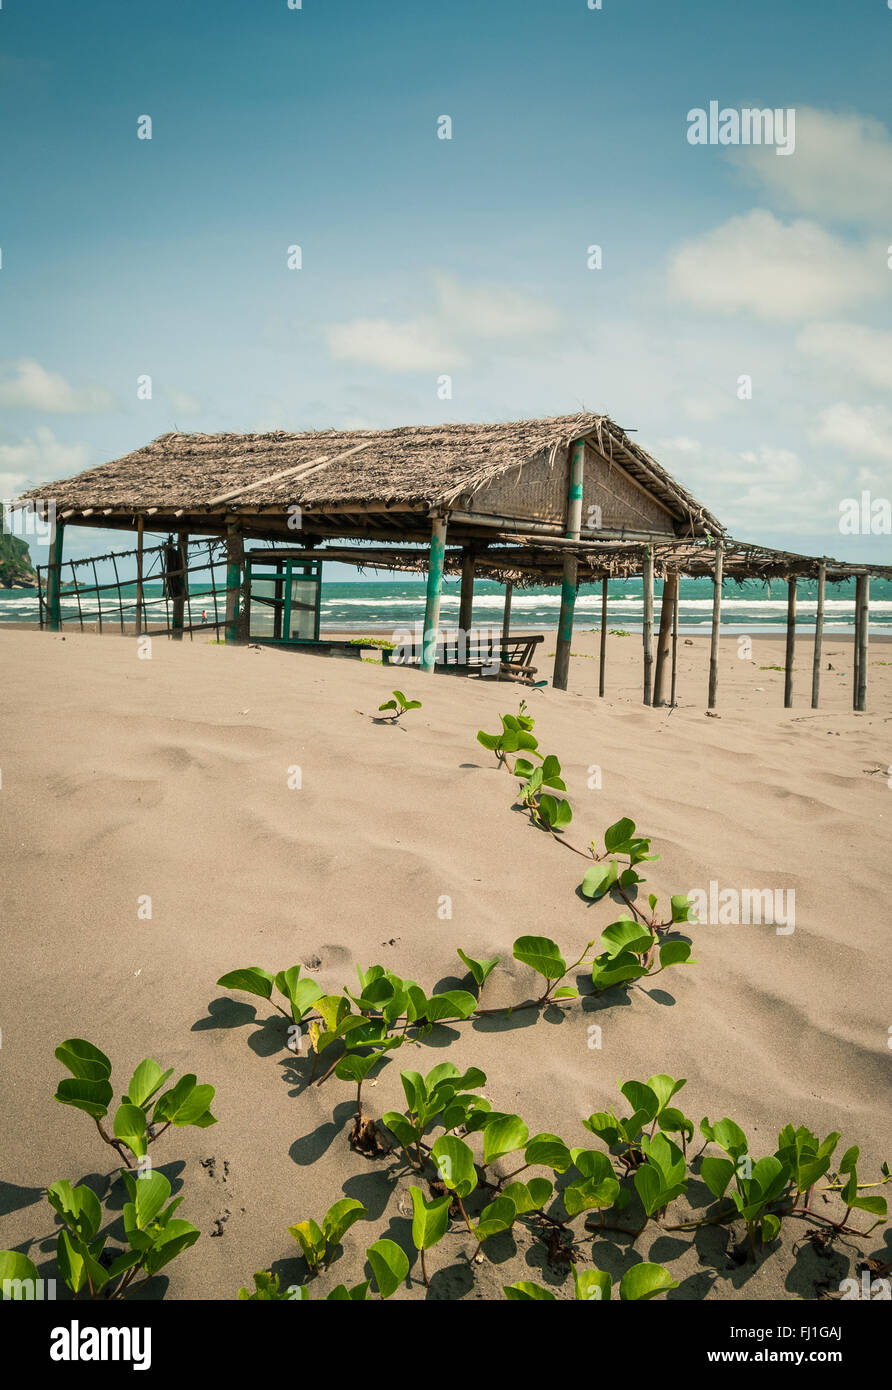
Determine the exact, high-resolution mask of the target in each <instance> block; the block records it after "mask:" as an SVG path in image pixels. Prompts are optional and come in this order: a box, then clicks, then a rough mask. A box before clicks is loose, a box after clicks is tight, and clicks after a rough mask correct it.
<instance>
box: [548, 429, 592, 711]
mask: <svg viewBox="0 0 892 1390" xmlns="http://www.w3.org/2000/svg"><path fill="white" fill-rule="evenodd" d="M584 462H585V441H584V440H582V439H577V441H576V443H575V444H574V445H573V452H572V454H571V456H570V467H569V474H570V476H569V482H568V485H567V538H568V540H573V541H578V540H579V532H580V530H581V528H582V478H583V465H584ZM578 571H579V561H578V560H577V558H576V556H575V555H566V556H565V557H564V575H563V583H562V584H561V615H560V618H559V619H558V638H557V647H556V650H555V653H554V672H553V675H552V685H553V686H554V688H555V690H566V689H567V677H568V675H569V672H570V646H571V643H572V641H573V611H574V609H575V607H576V579H577V574H578Z"/></svg>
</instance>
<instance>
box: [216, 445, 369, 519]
mask: <svg viewBox="0 0 892 1390" xmlns="http://www.w3.org/2000/svg"><path fill="white" fill-rule="evenodd" d="M374 443H375V440H374V439H367V440H366V442H365V443H364V444H357V445H356V446H355V447H354V448H352V449H346V450H345V451H344V453H342V454H333V455H329V454H317V455H316V457H315V458H313V459H305V460H304V461H303V463H298V464H295V465H294V467H293V468H282V469H280V470H279V472H278V473H268V474H267V475H266V477H264V478H257V479H255V481H254V482H253V483H245V484H243V486H242V487H236V488H233V489H232V491H231V492H221V493H220V494H219V496H218V497H212V498H211V500H210V501H209V502H208V503H207V504H206V505H207V506H208V507H219V506H220V504H221V503H223V502H231V501H232V499H233V497H241V496H242V494H243V493H245V492H252V491H253V490H254V488H256V487H263V486H265V484H266V483H277V482H279V480H280V479H281V478H293V479H294V481H295V482H302V481H303V479H304V478H308V477H309V476H310V474H311V473H317V472H319V470H320V469H322V468H327V467H328V465H329V464H331V463H340V461H341V460H342V459H346V458H349V457H350V455H351V454H358V453H360V452H361V451H362V450H363V449H368V448H370V447H371V445H372V444H374Z"/></svg>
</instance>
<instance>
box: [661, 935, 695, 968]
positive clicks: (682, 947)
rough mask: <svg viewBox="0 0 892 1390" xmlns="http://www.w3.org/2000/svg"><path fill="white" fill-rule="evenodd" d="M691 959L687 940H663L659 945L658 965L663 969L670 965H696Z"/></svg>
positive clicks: (689, 944) (689, 945)
mask: <svg viewBox="0 0 892 1390" xmlns="http://www.w3.org/2000/svg"><path fill="white" fill-rule="evenodd" d="M696 964H697V962H696V961H695V960H691V943H690V942H689V941H664V942H663V944H662V946H661V947H660V965H661V966H662V967H663V969H664V970H665V969H666V968H667V967H668V966H670V965H696Z"/></svg>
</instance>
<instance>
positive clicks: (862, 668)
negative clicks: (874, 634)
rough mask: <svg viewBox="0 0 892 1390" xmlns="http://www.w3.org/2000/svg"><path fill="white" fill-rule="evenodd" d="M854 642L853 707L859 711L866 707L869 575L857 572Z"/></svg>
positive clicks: (868, 648) (868, 644) (862, 711)
mask: <svg viewBox="0 0 892 1390" xmlns="http://www.w3.org/2000/svg"><path fill="white" fill-rule="evenodd" d="M855 613H856V617H857V622H856V625H855V643H856V646H857V650H858V660H857V665H856V667H855V672H856V675H855V690H854V701H853V704H854V708H855V709H856V710H858V712H859V713H864V711H865V710H866V709H867V668H868V661H869V651H870V637H869V633H870V575H869V574H859V576H858V578H857V579H856V580H855Z"/></svg>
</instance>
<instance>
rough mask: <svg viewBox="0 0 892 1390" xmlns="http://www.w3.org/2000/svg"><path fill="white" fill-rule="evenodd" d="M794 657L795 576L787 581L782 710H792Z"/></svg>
mask: <svg viewBox="0 0 892 1390" xmlns="http://www.w3.org/2000/svg"><path fill="white" fill-rule="evenodd" d="M795 656H796V576H795V575H794V576H793V578H792V579H788V580H787V652H786V656H785V657H784V709H792V708H793V661H794V659H795Z"/></svg>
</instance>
